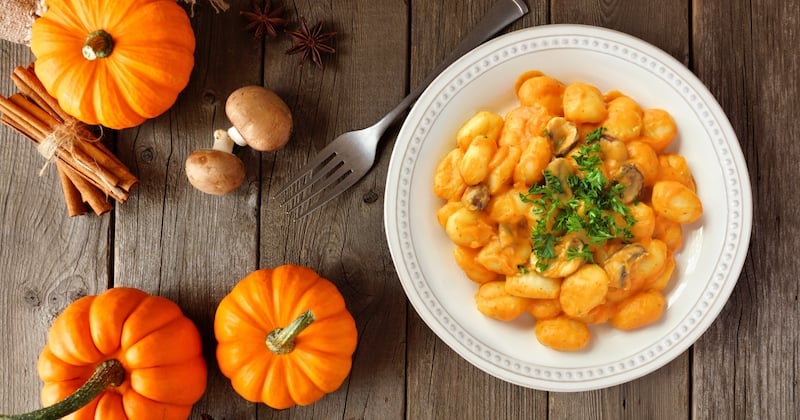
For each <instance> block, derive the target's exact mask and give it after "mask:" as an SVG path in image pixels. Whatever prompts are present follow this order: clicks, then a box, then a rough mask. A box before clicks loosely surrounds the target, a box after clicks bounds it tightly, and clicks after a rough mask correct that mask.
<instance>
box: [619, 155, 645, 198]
mask: <svg viewBox="0 0 800 420" xmlns="http://www.w3.org/2000/svg"><path fill="white" fill-rule="evenodd" d="M614 184H622V185H624V186H625V189H624V190H623V191H622V196H621V197H620V199H621V200H622V202H623V203H625V204H629V203H632V202H633V201H634V200H635V199H636V197H638V196H639V193H640V192H641V191H642V187H643V186H644V175H642V172H641V171H639V169H638V168H636V165H634V164H632V163H626V164H624V165H622V166H620V167H619V169H618V170H617V173H616V174H615V175H614Z"/></svg>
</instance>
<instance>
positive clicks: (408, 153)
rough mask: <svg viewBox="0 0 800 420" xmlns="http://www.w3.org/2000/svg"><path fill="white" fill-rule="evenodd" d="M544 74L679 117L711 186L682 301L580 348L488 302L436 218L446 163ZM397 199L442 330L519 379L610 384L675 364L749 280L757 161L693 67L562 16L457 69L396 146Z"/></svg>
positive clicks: (406, 270) (681, 264)
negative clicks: (470, 125) (517, 86)
mask: <svg viewBox="0 0 800 420" xmlns="http://www.w3.org/2000/svg"><path fill="white" fill-rule="evenodd" d="M527 70H540V71H543V72H544V73H545V74H547V75H550V76H552V77H555V78H556V79H559V80H560V81H562V82H564V83H570V82H575V81H583V82H587V83H590V84H594V85H595V86H597V87H598V88H600V90H601V91H608V90H612V89H616V90H620V91H622V92H624V93H626V94H627V95H629V96H631V97H632V98H634V99H635V100H636V101H637V102H639V103H640V104H641V105H642V107H644V108H662V109H665V110H667V111H669V112H670V114H671V115H672V116H673V118H674V119H675V122H676V124H677V125H678V130H679V136H678V138H677V139H676V140H675V141H674V142H673V144H672V145H670V149H668V150H672V151H675V152H677V153H680V154H682V155H684V156H685V157H686V159H687V161H688V164H689V167H690V168H691V169H692V172H693V174H694V176H695V180H696V182H697V191H698V194H699V196H700V198H701V200H702V202H703V205H704V214H703V217H702V218H701V219H700V220H699V221H698V222H696V223H694V224H693V225H689V226H687V227H685V228H684V245H683V248H682V249H681V250H680V252H679V253H678V254H676V262H677V269H676V272H675V274H674V276H673V279H672V281H671V285H670V286H669V287H668V289H666V290H665V292H666V295H667V301H668V307H667V310H666V312H665V314H664V316H663V317H662V319H661V320H660V321H659V322H657V323H656V324H654V325H651V326H648V327H645V328H642V329H640V330H637V331H633V332H622V331H618V330H615V329H612V328H610V327H608V326H595V327H592V335H593V336H592V342H591V344H590V345H589V346H588V347H587V348H586V349H584V350H582V351H579V352H557V351H554V350H551V349H549V348H547V347H544V346H543V345H541V344H540V343H539V342H538V341H537V339H536V338H535V335H534V332H533V326H534V321H533V319H532V318H530V317H528V318H525V319H521V320H519V321H515V322H511V323H505V322H500V321H496V320H493V319H489V318H487V317H485V316H483V315H482V314H481V313H479V312H478V311H477V309H476V307H475V303H474V294H475V292H476V290H477V285H476V284H475V283H473V282H471V281H470V280H468V279H467V278H466V276H465V275H464V274H463V272H462V271H461V269H460V268H459V267H458V266H457V265H456V263H455V261H454V260H453V257H452V249H453V244H452V243H451V241H450V240H449V239H448V237H447V236H446V235H445V233H444V231H443V229H442V228H441V227H440V226H439V225H438V223H437V222H436V210H437V209H438V208H439V207H440V206H441V205H442V204H443V203H442V201H441V200H440V199H438V198H437V197H435V196H434V194H433V191H432V185H433V173H434V171H435V168H436V166H437V164H438V162H439V160H440V159H441V158H442V157H443V156H444V155H445V154H446V153H447V152H448V151H449V150H451V149H453V148H454V147H455V133H456V131H457V130H458V128H459V127H460V126H461V124H463V123H464V122H465V121H466V120H467V119H468V118H469V117H471V116H472V115H473V114H474V113H475V112H477V111H479V110H491V111H494V112H498V113H500V114H501V115H502V114H504V113H505V112H506V111H508V110H510V109H512V108H513V107H515V106H516V105H517V103H518V102H517V98H516V96H515V95H514V92H513V85H514V82H515V80H516V78H517V76H519V75H520V74H521V73H523V72H525V71H527ZM385 194H386V196H385V207H384V216H385V228H386V236H387V240H388V244H389V248H390V251H391V254H392V259H393V260H394V264H395V267H396V269H397V273H398V276H399V278H400V281H401V282H402V285H403V288H404V290H405V292H406V295H407V296H408V299H409V301H410V302H411V304H412V305H413V306H414V308H415V310H416V311H417V312H418V313H419V315H420V317H422V319H423V320H424V321H425V323H426V324H427V325H428V326H429V327H430V328H431V330H433V331H434V332H435V333H436V335H437V336H439V338H441V339H442V340H443V341H444V342H445V343H447V344H448V345H449V346H450V347H451V348H452V349H453V350H454V351H455V352H457V353H458V354H459V355H461V356H462V357H463V358H465V359H466V360H467V361H469V362H470V363H472V364H473V365H475V366H477V367H478V368H480V369H482V370H484V371H486V372H487V373H489V374H491V375H494V376H496V377H497V378H500V379H503V380H505V381H508V382H511V383H514V384H518V385H522V386H525V387H530V388H535V389H540V390H549V391H581V390H591V389H598V388H603V387H608V386H612V385H616V384H619V383H623V382H626V381H629V380H632V379H634V378H638V377H641V376H643V375H645V374H647V373H650V372H652V371H654V370H656V369H658V368H659V367H661V366H663V365H665V364H666V363H668V362H669V361H671V360H672V359H674V358H675V357H677V356H678V355H679V354H681V353H682V352H683V351H685V350H686V349H687V348H688V347H689V346H691V345H692V344H693V343H694V342H695V341H696V340H697V339H698V338H699V337H700V335H702V334H703V332H704V331H705V330H706V329H707V328H708V327H709V325H711V323H712V322H713V321H714V319H715V318H716V317H717V315H718V314H719V312H720V311H721V310H722V307H723V306H724V305H725V302H726V301H727V299H728V297H729V296H730V293H731V291H732V290H733V287H734V285H735V284H736V281H737V279H738V277H739V274H740V271H741V268H742V265H743V264H744V260H745V256H746V253H747V248H748V243H749V238H750V230H751V225H752V197H751V191H750V184H749V177H748V173H747V167H746V165H745V162H744V158H743V156H742V152H741V149H740V147H739V143H738V140H737V138H736V134H735V133H734V132H733V129H732V128H731V126H730V123H729V121H728V119H727V118H726V116H725V114H724V112H723V111H722V109H721V108H720V106H719V104H718V103H717V102H716V100H715V99H714V98H713V96H712V95H711V94H710V93H709V92H708V90H707V89H706V88H705V87H704V86H703V84H702V83H701V82H700V81H699V80H698V79H697V78H696V77H695V76H694V75H693V74H692V73H691V72H690V71H689V70H688V69H686V68H685V67H684V66H683V65H682V64H681V63H679V62H678V61H677V60H675V59H673V58H672V57H671V56H669V55H668V54H666V53H665V52H663V51H661V50H660V49H658V48H656V47H654V46H652V45H650V44H648V43H646V42H644V41H641V40H639V39H637V38H634V37H631V36H629V35H626V34H623V33H620V32H616V31H612V30H608V29H603V28H597V27H590V26H581V25H549V26H539V27H533V28H528V29H523V30H520V31H516V32H512V33H510V34H507V35H505V36H502V37H499V38H497V39H495V40H493V41H490V42H488V43H486V44H484V45H482V46H480V47H478V48H476V49H475V50H473V51H472V52H470V53H469V54H467V55H465V56H464V57H462V58H461V59H460V60H458V61H457V62H456V63H454V64H453V65H452V66H450V67H449V68H448V69H446V70H445V71H444V72H443V73H442V74H441V75H440V76H439V77H438V78H437V79H436V80H435V81H434V82H433V83H432V84H431V85H430V86H429V87H428V88H427V90H426V91H425V93H424V94H423V95H422V96H421V97H420V99H419V100H418V101H417V102H416V104H415V105H414V107H413V109H412V110H411V111H410V113H409V115H408V118H407V119H406V121H405V123H404V125H403V127H402V129H401V131H400V133H399V135H398V138H397V141H396V144H395V146H394V150H393V152H392V156H391V162H390V164H389V171H388V176H387V184H386V193H385Z"/></svg>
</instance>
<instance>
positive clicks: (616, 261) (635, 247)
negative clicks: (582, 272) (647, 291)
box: [603, 244, 647, 289]
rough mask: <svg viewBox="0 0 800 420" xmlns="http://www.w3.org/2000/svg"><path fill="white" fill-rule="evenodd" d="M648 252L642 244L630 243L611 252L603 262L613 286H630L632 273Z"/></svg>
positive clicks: (621, 287)
mask: <svg viewBox="0 0 800 420" xmlns="http://www.w3.org/2000/svg"><path fill="white" fill-rule="evenodd" d="M646 254H647V250H645V249H644V247H643V246H642V245H640V244H628V245H625V246H624V247H622V248H620V250H619V251H617V252H615V253H613V254H611V256H610V257H608V259H607V260H606V261H605V263H604V264H603V269H604V270H606V274H608V279H609V281H610V283H611V284H610V285H611V287H616V288H618V289H627V288H629V287H630V282H629V281H628V280H629V277H630V274H631V273H632V272H633V271H634V270H635V269H636V266H637V265H638V264H639V261H640V260H641V258H642V257H644V256H645V255H646Z"/></svg>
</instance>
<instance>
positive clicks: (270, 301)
mask: <svg viewBox="0 0 800 420" xmlns="http://www.w3.org/2000/svg"><path fill="white" fill-rule="evenodd" d="M307 309H310V310H311V311H312V312H313V313H314V316H315V318H316V320H315V321H314V322H313V323H312V324H311V325H310V326H309V327H308V328H306V329H305V330H303V331H302V332H301V333H300V334H299V335H298V336H297V338H296V342H295V347H294V350H292V351H291V352H290V353H287V354H282V355H276V354H274V353H273V352H271V351H270V350H269V349H268V348H267V346H266V344H265V340H266V338H267V335H268V334H269V333H270V332H271V331H273V330H275V329H276V328H284V327H286V326H288V325H289V324H290V323H291V322H292V321H293V320H294V319H296V318H297V317H298V316H299V315H300V314H301V313H303V312H304V311H305V310H307ZM214 333H215V335H216V337H217V341H218V346H217V362H218V364H219V368H220V370H221V371H222V373H223V374H224V375H225V376H226V377H228V378H230V379H231V383H232V385H233V388H234V390H235V391H236V392H237V393H238V394H239V395H241V396H242V397H243V398H245V399H246V400H248V401H251V402H263V403H265V404H267V405H269V406H270V407H273V408H277V409H283V408H288V407H291V406H293V405H295V404H299V405H308V404H311V403H313V402H315V401H317V400H319V399H320V398H322V397H323V396H324V395H325V394H327V393H330V392H333V391H335V390H336V389H338V388H339V386H340V385H341V384H342V382H344V380H345V378H346V377H347V375H348V374H349V373H350V368H351V365H352V355H353V352H354V351H355V348H356V343H357V341H358V340H357V338H358V337H357V331H356V325H355V321H354V320H353V317H352V315H350V313H349V312H348V311H347V308H346V307H345V302H344V299H343V298H342V295H341V294H340V293H339V290H338V289H337V288H336V286H335V285H334V284H333V283H331V282H330V281H328V280H326V279H324V278H322V277H320V276H319V275H318V274H317V273H316V272H314V271H313V270H311V269H309V268H306V267H301V266H294V265H283V266H280V267H277V268H275V269H261V270H257V271H254V272H252V273H250V274H249V275H247V276H246V277H245V278H244V279H242V280H241V281H240V282H239V283H238V284H237V285H236V286H235V287H234V288H233V290H231V292H230V293H229V294H228V295H227V296H226V297H225V298H223V299H222V301H221V302H220V304H219V306H218V307H217V313H216V316H215V319H214Z"/></svg>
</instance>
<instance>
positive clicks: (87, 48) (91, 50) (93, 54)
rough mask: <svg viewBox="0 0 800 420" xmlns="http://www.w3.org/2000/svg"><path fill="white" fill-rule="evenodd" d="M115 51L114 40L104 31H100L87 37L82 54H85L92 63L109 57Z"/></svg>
mask: <svg viewBox="0 0 800 420" xmlns="http://www.w3.org/2000/svg"><path fill="white" fill-rule="evenodd" d="M113 50H114V40H113V39H111V35H110V34H109V33H108V32H106V31H104V30H102V29H98V30H96V31H94V32H92V33H90V34H89V35H88V36H87V37H86V41H84V42H83V48H82V49H81V53H83V57H84V58H85V59H87V60H89V61H91V60H94V59H97V58H105V57H108V56H109V55H111V51H113Z"/></svg>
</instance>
